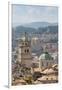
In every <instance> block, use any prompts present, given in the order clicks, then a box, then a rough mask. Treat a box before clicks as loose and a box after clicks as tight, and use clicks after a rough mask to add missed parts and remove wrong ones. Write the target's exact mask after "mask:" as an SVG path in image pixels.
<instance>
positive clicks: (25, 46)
mask: <svg viewBox="0 0 62 90" xmlns="http://www.w3.org/2000/svg"><path fill="white" fill-rule="evenodd" d="M17 61H18V62H19V63H21V64H22V65H24V66H26V67H31V65H32V53H31V40H30V39H29V38H28V34H27V33H26V32H25V35H24V37H23V38H22V39H19V40H18V59H17Z"/></svg>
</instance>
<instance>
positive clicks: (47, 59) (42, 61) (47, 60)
mask: <svg viewBox="0 0 62 90" xmlns="http://www.w3.org/2000/svg"><path fill="white" fill-rule="evenodd" d="M53 64H54V60H53V58H52V57H51V55H50V54H49V53H47V52H45V53H43V54H41V55H40V57H39V68H42V67H44V68H46V67H50V66H52V65H53Z"/></svg>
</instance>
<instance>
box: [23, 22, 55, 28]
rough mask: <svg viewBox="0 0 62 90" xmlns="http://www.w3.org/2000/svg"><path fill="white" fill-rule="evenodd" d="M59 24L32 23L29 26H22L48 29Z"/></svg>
mask: <svg viewBox="0 0 62 90" xmlns="http://www.w3.org/2000/svg"><path fill="white" fill-rule="evenodd" d="M56 25H57V23H48V22H31V23H28V24H24V25H21V26H24V27H30V28H39V27H48V26H56Z"/></svg>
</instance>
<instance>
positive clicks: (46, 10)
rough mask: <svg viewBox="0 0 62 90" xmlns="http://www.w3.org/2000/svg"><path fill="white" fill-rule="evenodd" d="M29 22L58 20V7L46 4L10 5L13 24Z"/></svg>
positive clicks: (52, 21)
mask: <svg viewBox="0 0 62 90" xmlns="http://www.w3.org/2000/svg"><path fill="white" fill-rule="evenodd" d="M30 22H50V23H57V22H58V8H57V7H52V6H51V7H48V6H26V5H12V24H13V26H17V25H22V24H25V23H30Z"/></svg>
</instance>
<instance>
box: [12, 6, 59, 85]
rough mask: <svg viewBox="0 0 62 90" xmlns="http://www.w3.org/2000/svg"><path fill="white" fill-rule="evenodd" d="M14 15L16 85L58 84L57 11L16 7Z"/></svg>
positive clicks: (13, 77)
mask: <svg viewBox="0 0 62 90" xmlns="http://www.w3.org/2000/svg"><path fill="white" fill-rule="evenodd" d="M43 9H44V10H45V12H44V11H43ZM19 10H20V11H19ZM23 10H24V11H23ZM28 11H29V13H28ZM12 12H13V14H14V13H15V14H18V15H15V16H14V15H13V16H12V17H15V18H16V20H15V19H14V18H13V20H12V24H13V25H12V76H11V77H12V78H11V79H12V80H11V81H12V82H11V83H12V85H13V86H15V85H36V84H51V83H58V20H57V18H58V17H57V12H58V11H57V7H52V6H51V7H50V6H49V7H46V6H30V5H29V6H28V5H19V6H18V5H12ZM21 13H22V14H21ZM25 13H26V14H25ZM35 13H36V14H35ZM45 13H46V15H44V14H45ZM23 14H24V15H25V17H23ZM19 15H20V19H18V18H19ZM28 15H29V17H28ZM43 15H44V16H43ZM17 16H18V17H17ZM22 17H23V18H22ZM28 18H29V19H28ZM48 18H49V19H48ZM22 19H23V20H22ZM53 19H54V20H53ZM47 20H49V21H47Z"/></svg>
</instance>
